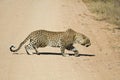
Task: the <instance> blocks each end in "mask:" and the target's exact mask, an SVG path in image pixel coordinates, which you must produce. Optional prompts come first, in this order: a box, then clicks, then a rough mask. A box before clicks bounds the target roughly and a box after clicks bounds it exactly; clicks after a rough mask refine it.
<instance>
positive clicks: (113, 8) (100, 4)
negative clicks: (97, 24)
mask: <svg viewBox="0 0 120 80" xmlns="http://www.w3.org/2000/svg"><path fill="white" fill-rule="evenodd" d="M83 1H84V2H85V3H86V4H87V6H88V8H89V10H90V11H91V12H93V13H96V14H97V15H98V16H99V18H97V20H105V21H107V22H109V23H112V24H115V25H117V26H118V29H120V0H83Z"/></svg>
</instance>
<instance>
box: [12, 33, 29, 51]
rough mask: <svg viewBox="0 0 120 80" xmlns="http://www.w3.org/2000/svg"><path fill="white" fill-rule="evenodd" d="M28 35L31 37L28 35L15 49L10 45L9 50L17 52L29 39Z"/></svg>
mask: <svg viewBox="0 0 120 80" xmlns="http://www.w3.org/2000/svg"><path fill="white" fill-rule="evenodd" d="M30 37H31V36H30V35H29V36H28V37H27V38H26V39H25V40H24V41H23V42H21V43H20V45H19V46H18V48H17V49H13V48H15V46H14V45H12V46H11V47H10V51H11V52H17V51H18V50H19V49H20V48H21V47H22V46H23V45H24V44H25V43H26V42H27V41H28V40H29V39H30Z"/></svg>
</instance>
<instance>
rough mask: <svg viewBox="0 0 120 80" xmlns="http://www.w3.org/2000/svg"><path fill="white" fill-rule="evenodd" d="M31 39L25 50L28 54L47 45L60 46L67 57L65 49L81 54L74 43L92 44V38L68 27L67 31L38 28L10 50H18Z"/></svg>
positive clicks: (75, 54)
mask: <svg viewBox="0 0 120 80" xmlns="http://www.w3.org/2000/svg"><path fill="white" fill-rule="evenodd" d="M28 41H29V44H27V45H25V47H24V48H25V51H26V53H27V54H28V55H31V54H33V52H31V51H30V50H34V51H35V53H36V54H39V55H40V53H39V52H38V48H44V47H46V46H50V47H58V48H60V51H61V54H62V56H64V57H66V56H69V54H66V53H65V49H66V50H69V51H72V52H74V56H75V57H78V56H79V51H78V50H77V49H76V47H74V44H76V43H77V44H80V45H82V46H85V47H89V46H90V45H91V41H90V39H89V38H88V37H87V36H86V35H84V34H82V33H79V32H76V31H75V30H73V29H71V28H68V29H67V30H65V31H58V32H57V31H48V30H41V29H40V30H36V31H33V32H31V33H30V34H29V35H28V36H27V37H26V38H25V39H24V41H22V42H21V43H20V44H19V46H18V48H16V47H15V46H14V45H11V47H10V51H11V52H17V51H18V50H20V48H21V47H22V46H23V45H24V44H25V43H26V42H28Z"/></svg>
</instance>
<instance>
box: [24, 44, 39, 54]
mask: <svg viewBox="0 0 120 80" xmlns="http://www.w3.org/2000/svg"><path fill="white" fill-rule="evenodd" d="M25 50H26V52H27V54H28V55H31V54H33V52H32V50H34V51H35V53H36V54H38V51H37V47H36V46H35V44H33V43H32V42H30V43H29V44H28V45H25Z"/></svg>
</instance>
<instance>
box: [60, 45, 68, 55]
mask: <svg viewBox="0 0 120 80" xmlns="http://www.w3.org/2000/svg"><path fill="white" fill-rule="evenodd" d="M60 50H61V53H62V56H64V57H67V56H69V55H68V54H66V53H65V47H64V46H61V47H60Z"/></svg>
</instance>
